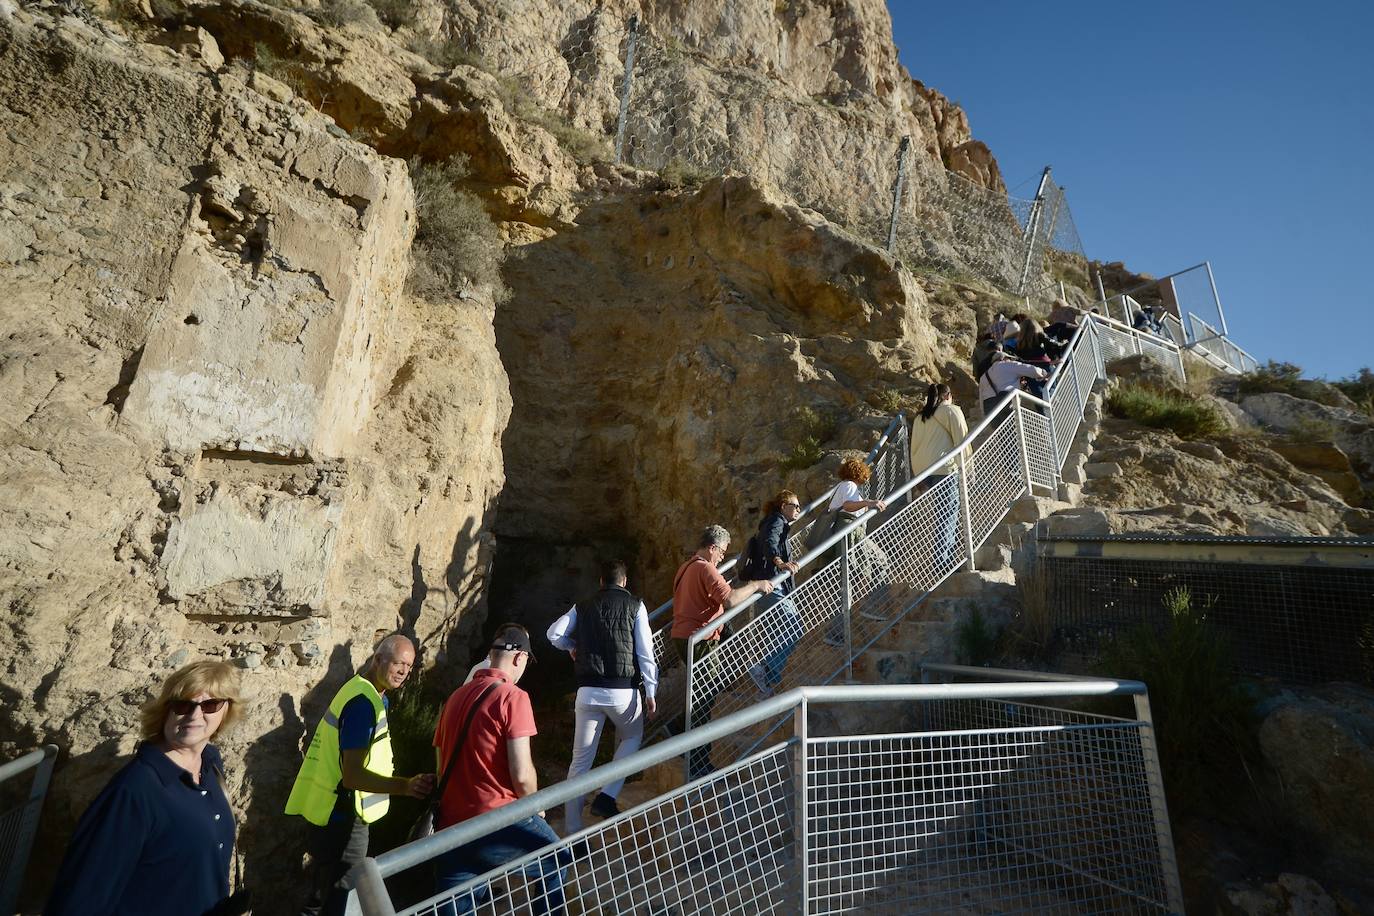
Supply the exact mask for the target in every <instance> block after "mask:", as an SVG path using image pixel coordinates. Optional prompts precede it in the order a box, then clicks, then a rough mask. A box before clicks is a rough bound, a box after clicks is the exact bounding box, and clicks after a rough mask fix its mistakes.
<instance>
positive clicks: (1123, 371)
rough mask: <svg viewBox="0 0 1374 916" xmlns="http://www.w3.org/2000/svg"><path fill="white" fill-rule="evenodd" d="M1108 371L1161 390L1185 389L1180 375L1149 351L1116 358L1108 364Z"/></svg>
mask: <svg viewBox="0 0 1374 916" xmlns="http://www.w3.org/2000/svg"><path fill="white" fill-rule="evenodd" d="M1107 372H1108V373H1109V374H1110V375H1111V376H1113V377H1114V378H1121V379H1129V380H1130V381H1132V382H1134V383H1136V384H1141V385H1148V386H1149V387H1151V388H1157V389H1159V390H1160V391H1182V390H1183V386H1182V385H1181V384H1180V382H1179V379H1178V376H1177V375H1176V374H1174V372H1173V371H1171V370H1170V369H1169V368H1168V367H1166V366H1165V365H1164V364H1163V363H1161V362H1160V361H1159V360H1158V359H1156V358H1155V357H1153V356H1151V355H1150V354H1148V353H1137V354H1135V355H1134V356H1125V357H1122V358H1121V359H1114V360H1112V361H1111V362H1110V363H1108V364H1107Z"/></svg>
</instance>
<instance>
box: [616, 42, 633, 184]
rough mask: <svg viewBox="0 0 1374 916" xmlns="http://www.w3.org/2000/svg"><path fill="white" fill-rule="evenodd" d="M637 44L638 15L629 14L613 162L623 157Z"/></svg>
mask: <svg viewBox="0 0 1374 916" xmlns="http://www.w3.org/2000/svg"><path fill="white" fill-rule="evenodd" d="M638 44H639V17H638V16H631V17H630V24H629V27H628V28H627V29H626V37H625V76H624V78H623V79H622V80H621V81H620V119H619V120H618V121H617V122H616V126H615V164H616V165H620V164H621V163H622V162H623V161H624V159H625V122H626V121H628V120H629V118H630V92H631V90H632V89H634V78H635V47H636V46H637V45H638Z"/></svg>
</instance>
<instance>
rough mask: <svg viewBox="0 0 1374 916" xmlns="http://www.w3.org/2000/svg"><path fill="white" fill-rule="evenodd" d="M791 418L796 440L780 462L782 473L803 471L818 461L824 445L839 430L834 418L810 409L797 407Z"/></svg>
mask: <svg viewBox="0 0 1374 916" xmlns="http://www.w3.org/2000/svg"><path fill="white" fill-rule="evenodd" d="M793 417H794V420H795V421H796V428H797V439H796V441H795V442H794V443H793V445H792V451H791V452H790V453H788V455H787V456H786V457H785V458H783V460H782V463H781V467H782V469H783V470H784V471H800V470H804V469H806V468H809V467H811V466H812V465H813V464H815V463H816V462H817V461H820V460H821V456H822V455H823V454H824V446H825V443H826V442H828V441H829V440H830V438H831V437H832V436H834V435H835V431H836V430H837V429H838V428H839V423H838V421H837V420H836V419H835V417H834V416H832V415H830V414H826V413H820V412H818V411H816V410H814V409H812V408H810V407H798V408H797V412H796V413H795V414H794V415H793Z"/></svg>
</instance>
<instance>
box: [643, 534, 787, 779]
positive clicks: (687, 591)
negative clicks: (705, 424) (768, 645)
mask: <svg viewBox="0 0 1374 916" xmlns="http://www.w3.org/2000/svg"><path fill="white" fill-rule="evenodd" d="M729 551H730V532H728V531H726V530H725V529H724V528H723V527H721V526H720V525H711V526H710V527H708V528H707V529H706V530H705V531H703V532H702V534H701V540H700V541H699V542H698V544H697V549H696V552H695V553H693V554H692V555H691V557H689V558H688V560H687V562H686V563H683V564H682V565H681V566H679V567H678V570H677V575H676V576H674V577H673V628H672V630H671V631H670V633H669V635H670V636H671V637H672V639H673V645H674V646H675V647H676V648H677V654H678V657H679V658H681V659H683V661H686V660H687V637H689V636H691V635H692V634H693V633H695V632H696V631H697V630H700V629H701V628H702V627H704V626H706V625H707V624H709V623H710V622H711V621H712V620H715V619H716V618H717V617H720V616H721V615H723V614H724V613H725V608H726V607H727V606H734V605H736V604H739V603H740V602H741V601H744V600H745V599H746V598H748V597H749V596H751V595H753V594H754V593H756V592H762V593H763V594H765V595H766V594H768V593H769V592H771V591H773V583H772V582H771V581H769V580H768V579H757V580H755V581H753V582H745V583H742V584H741V585H740V586H739V587H738V588H731V587H730V583H729V582H727V581H725V577H724V576H723V575H721V573H720V570H719V569H717V568H716V567H717V566H719V565H720V564H721V562H722V561H723V560H724V559H725V555H726V554H727V553H729ZM718 645H720V630H719V629H716V630H715V632H713V633H710V634H708V635H707V637H706V638H705V639H702V640H700V641H699V642H698V643H697V644H696V648H695V650H694V656H695V658H694V661H695V662H696V663H697V664H698V665H700V663H701V660H702V659H703V658H705V657H706V656H707V655H709V654H711V652H713V651H714V650H715V648H716V647H717V646H718ZM745 667H746V668H747V667H748V665H747V664H746V665H745ZM697 671H698V672H699V673H702V672H704V669H703V668H701V667H698V668H697ZM703 683H706V682H703ZM698 689H699V688H698ZM694 692H697V691H694ZM716 692H718V690H710V689H708V690H706V691H704V696H703V698H702V699H701V700H700V701H699V702H694V703H693V705H692V725H694V726H695V725H702V724H705V723H706V722H709V721H710V719H711V707H712V706H713V705H715V693H716ZM710 756H711V748H710V745H706V746H704V747H700V748H697V749H696V750H694V751H692V753H691V755H690V762H689V771H690V776H691V778H693V779H695V778H697V777H699V776H703V775H705V774H706V773H707V772H709V771H710Z"/></svg>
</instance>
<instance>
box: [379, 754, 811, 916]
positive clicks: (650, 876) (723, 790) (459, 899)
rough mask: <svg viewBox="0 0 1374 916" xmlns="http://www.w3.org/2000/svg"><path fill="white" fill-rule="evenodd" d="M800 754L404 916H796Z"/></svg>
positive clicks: (664, 800)
mask: <svg viewBox="0 0 1374 916" xmlns="http://www.w3.org/2000/svg"><path fill="white" fill-rule="evenodd" d="M793 757H794V755H793V754H792V753H791V748H790V747H789V746H788V745H786V744H784V745H779V746H777V747H775V748H773V749H771V750H768V751H766V752H764V753H761V754H758V755H756V756H754V757H751V758H749V759H747V760H743V761H741V762H739V763H737V764H735V765H733V766H730V767H728V768H726V769H724V770H722V771H720V772H717V773H715V774H713V775H712V776H711V777H710V778H708V779H704V780H701V781H698V782H696V783H693V784H691V785H689V786H687V787H685V788H684V789H680V790H677V791H673V792H670V793H667V794H666V795H663V796H660V797H659V798H655V799H653V800H652V801H650V802H648V803H646V804H644V805H640V806H638V807H636V808H634V809H632V810H630V811H627V812H624V813H623V814H622V815H620V816H619V817H616V818H614V819H613V820H608V821H603V822H602V823H600V824H598V825H596V826H595V827H592V828H589V829H587V830H584V831H581V832H580V833H577V834H573V835H572V836H570V837H567V838H565V839H562V840H559V841H558V842H557V843H554V844H551V845H549V846H546V847H545V848H543V849H541V850H539V851H537V852H534V853H531V854H529V855H526V856H523V857H520V858H517V859H514V860H512V861H510V862H507V863H505V864H503V865H502V866H500V867H499V868H496V869H493V870H491V871H488V872H486V873H485V874H482V875H479V876H477V877H475V878H473V879H471V880H469V881H467V882H464V883H463V884H461V885H459V886H457V887H455V888H453V889H452V890H450V891H446V892H444V893H441V894H438V895H436V896H434V897H432V898H430V899H429V900H426V901H425V902H424V903H422V904H420V905H418V906H415V907H412V908H410V909H407V910H404V911H403V916H452V914H454V913H455V912H456V911H457V909H458V908H466V910H467V911H468V912H474V913H477V914H486V916H496V914H506V913H510V914H517V913H518V914H524V913H531V912H550V911H551V912H566V913H569V914H588V916H590V914H599V913H738V914H752V913H775V912H776V913H791V912H794V910H795V907H796V902H797V894H796V892H795V890H792V888H795V886H796V879H795V877H793V873H794V870H795V866H794V862H795V855H794V852H793V849H794V842H795V835H796V823H795V812H796V803H795V790H794V787H793V784H794V777H793V772H792V760H793ZM443 862H444V860H443V859H442V858H441V859H440V860H439V865H440V868H442V867H443ZM455 904H456V906H455Z"/></svg>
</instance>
